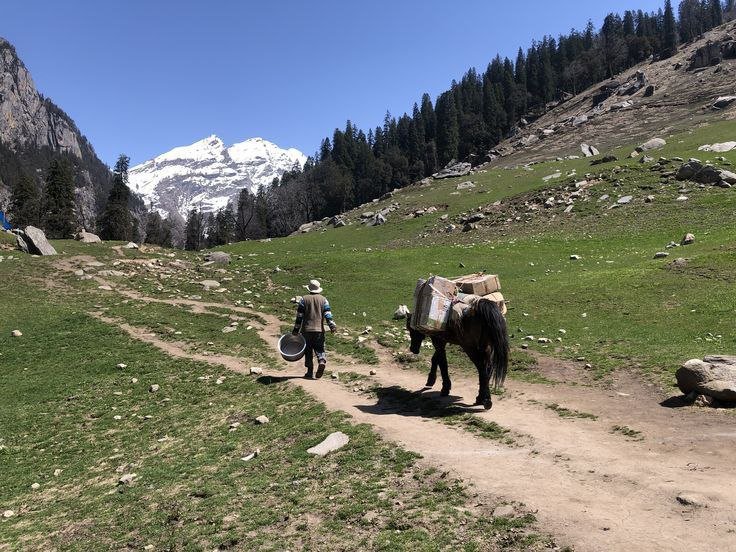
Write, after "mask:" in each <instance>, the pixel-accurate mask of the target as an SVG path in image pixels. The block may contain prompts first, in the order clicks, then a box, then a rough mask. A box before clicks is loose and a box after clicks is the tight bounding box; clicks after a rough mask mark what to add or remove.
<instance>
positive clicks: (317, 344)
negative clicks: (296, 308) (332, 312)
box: [303, 332, 327, 372]
mask: <svg viewBox="0 0 736 552" xmlns="http://www.w3.org/2000/svg"><path fill="white" fill-rule="evenodd" d="M303 335H304V339H305V340H306V341H307V350H306V352H305V353H304V366H306V368H307V370H308V371H310V372H311V371H312V369H313V368H314V358H313V355H314V354H315V353H316V354H317V361H318V362H325V361H326V360H327V356H326V355H325V332H303Z"/></svg>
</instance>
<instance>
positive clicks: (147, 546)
mask: <svg viewBox="0 0 736 552" xmlns="http://www.w3.org/2000/svg"><path fill="white" fill-rule="evenodd" d="M154 548H155V546H153V545H152V544H147V545H146V546H144V547H143V550H153V549H154Z"/></svg>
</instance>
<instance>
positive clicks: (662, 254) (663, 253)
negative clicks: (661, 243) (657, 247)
mask: <svg viewBox="0 0 736 552" xmlns="http://www.w3.org/2000/svg"><path fill="white" fill-rule="evenodd" d="M669 256H670V254H669V253H667V252H666V251H658V252H657V253H655V254H654V258H655V259H665V258H667V257H669Z"/></svg>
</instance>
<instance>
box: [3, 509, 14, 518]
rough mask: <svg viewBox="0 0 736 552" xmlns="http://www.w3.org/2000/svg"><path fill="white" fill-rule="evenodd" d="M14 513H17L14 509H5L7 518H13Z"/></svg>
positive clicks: (4, 514) (4, 513)
mask: <svg viewBox="0 0 736 552" xmlns="http://www.w3.org/2000/svg"><path fill="white" fill-rule="evenodd" d="M14 515H15V512H14V511H13V510H5V511H4V512H3V517H4V518H5V519H7V518H11V517H13V516H14Z"/></svg>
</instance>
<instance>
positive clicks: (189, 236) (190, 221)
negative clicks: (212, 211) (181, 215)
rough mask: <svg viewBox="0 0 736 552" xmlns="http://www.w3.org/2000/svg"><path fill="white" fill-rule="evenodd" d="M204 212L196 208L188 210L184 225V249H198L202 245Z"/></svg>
mask: <svg viewBox="0 0 736 552" xmlns="http://www.w3.org/2000/svg"><path fill="white" fill-rule="evenodd" d="M204 230H205V224H204V213H202V211H200V210H199V209H197V208H194V209H192V210H191V211H189V216H188V217H187V223H186V226H185V227H184V249H186V250H187V251H199V250H200V249H202V247H203V246H204Z"/></svg>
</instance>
